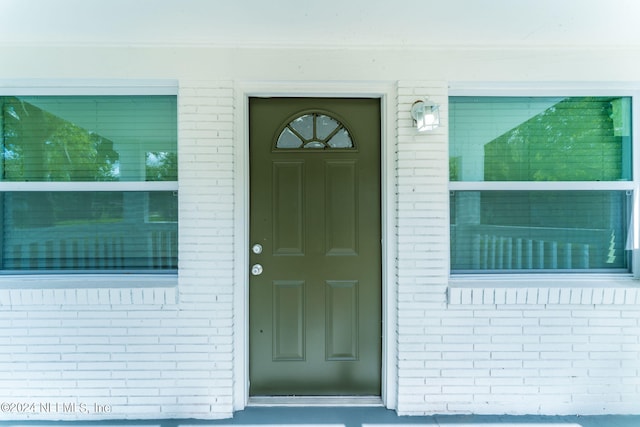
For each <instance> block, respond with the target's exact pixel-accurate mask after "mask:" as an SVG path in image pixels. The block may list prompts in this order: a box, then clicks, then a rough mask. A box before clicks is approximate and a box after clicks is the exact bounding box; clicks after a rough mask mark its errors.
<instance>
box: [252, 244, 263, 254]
mask: <svg viewBox="0 0 640 427" xmlns="http://www.w3.org/2000/svg"><path fill="white" fill-rule="evenodd" d="M251 252H253V253H254V254H256V255H259V254H261V253H262V245H261V244H260V243H256V244H255V245H253V246H251Z"/></svg>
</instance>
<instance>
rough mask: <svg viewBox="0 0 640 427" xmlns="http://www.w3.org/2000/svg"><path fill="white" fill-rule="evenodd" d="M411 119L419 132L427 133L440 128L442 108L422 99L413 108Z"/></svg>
mask: <svg viewBox="0 0 640 427" xmlns="http://www.w3.org/2000/svg"><path fill="white" fill-rule="evenodd" d="M411 117H413V122H414V125H415V126H416V128H417V129H418V132H426V131H430V130H434V129H436V128H437V127H438V126H440V106H439V105H438V104H436V103H435V102H432V101H429V100H428V99H426V98H425V99H420V100H418V101H416V102H414V103H413V105H412V106H411Z"/></svg>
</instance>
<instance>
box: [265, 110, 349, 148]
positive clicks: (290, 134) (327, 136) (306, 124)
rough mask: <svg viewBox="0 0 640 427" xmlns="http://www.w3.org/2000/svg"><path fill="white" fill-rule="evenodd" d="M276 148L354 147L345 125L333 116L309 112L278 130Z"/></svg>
mask: <svg viewBox="0 0 640 427" xmlns="http://www.w3.org/2000/svg"><path fill="white" fill-rule="evenodd" d="M276 148H281V149H296V148H310V149H332V148H337V149H344V148H354V144H353V140H352V139H351V135H350V134H349V131H348V130H347V129H346V128H345V126H344V125H343V124H342V123H340V122H339V121H338V120H336V119H334V118H333V117H329V116H328V115H326V114H321V113H309V114H304V115H302V116H299V117H297V118H295V119H294V120H292V121H291V122H289V124H287V125H286V126H285V128H284V129H283V130H282V132H280V135H279V136H278V141H277V142H276Z"/></svg>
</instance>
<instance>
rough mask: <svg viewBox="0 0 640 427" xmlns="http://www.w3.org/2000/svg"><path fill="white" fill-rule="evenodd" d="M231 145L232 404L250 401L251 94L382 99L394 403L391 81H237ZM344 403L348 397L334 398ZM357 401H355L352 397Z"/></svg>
mask: <svg viewBox="0 0 640 427" xmlns="http://www.w3.org/2000/svg"><path fill="white" fill-rule="evenodd" d="M234 96H235V105H234V106H235V115H234V123H235V125H234V133H235V137H234V140H235V147H234V149H235V151H234V181H235V182H234V202H235V208H234V213H235V215H234V218H235V219H234V247H235V250H234V277H235V282H234V307H233V310H234V316H233V317H234V319H235V320H234V324H233V334H234V339H233V410H234V411H239V410H242V409H244V408H245V407H246V406H247V405H248V403H249V248H250V242H249V214H250V212H249V98H251V97H316V98H322V97H337V98H361V97H371V98H378V99H380V107H381V117H380V121H381V123H380V126H381V142H380V150H381V153H380V154H381V164H380V179H381V183H380V188H381V208H380V209H381V212H380V213H381V236H382V242H381V246H382V254H381V256H382V348H381V351H382V366H381V369H382V372H381V379H382V387H381V390H380V393H381V399H382V403H383V405H384V406H385V407H386V408H388V409H396V407H397V345H396V337H397V333H396V323H397V319H396V318H397V316H396V314H397V300H396V297H395V294H396V289H397V286H396V280H395V271H396V262H395V260H396V247H397V245H396V236H395V233H394V230H395V229H396V227H395V225H396V217H395V209H394V207H395V205H396V203H395V191H394V189H395V186H396V174H395V163H396V154H395V151H396V150H395V141H396V139H395V127H394V124H395V123H396V117H397V112H396V109H395V108H394V107H395V105H396V104H397V103H396V99H397V91H396V85H395V83H394V82H370V83H368V82H345V83H335V82H236V84H235V88H234ZM338 399H340V400H341V401H345V403H348V399H349V398H348V397H341V398H338ZM354 402H355V401H354Z"/></svg>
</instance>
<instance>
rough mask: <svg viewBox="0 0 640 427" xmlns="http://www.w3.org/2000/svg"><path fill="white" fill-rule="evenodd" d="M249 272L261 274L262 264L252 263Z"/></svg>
mask: <svg viewBox="0 0 640 427" xmlns="http://www.w3.org/2000/svg"><path fill="white" fill-rule="evenodd" d="M251 274H253V275H254V276H259V275H261V274H262V265H260V264H253V266H252V267H251Z"/></svg>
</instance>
